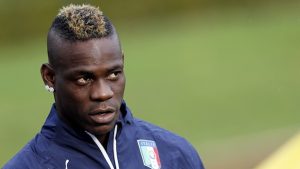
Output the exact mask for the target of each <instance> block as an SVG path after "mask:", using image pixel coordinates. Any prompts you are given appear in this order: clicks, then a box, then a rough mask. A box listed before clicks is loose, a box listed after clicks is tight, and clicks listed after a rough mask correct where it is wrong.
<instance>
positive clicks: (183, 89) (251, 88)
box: [0, 8, 300, 166]
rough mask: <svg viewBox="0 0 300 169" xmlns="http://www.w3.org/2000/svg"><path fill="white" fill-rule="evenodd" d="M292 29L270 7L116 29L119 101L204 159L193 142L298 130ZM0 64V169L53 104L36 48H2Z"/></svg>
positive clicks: (36, 44)
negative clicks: (121, 84)
mask: <svg viewBox="0 0 300 169" xmlns="http://www.w3.org/2000/svg"><path fill="white" fill-rule="evenodd" d="M295 11H296V10H295ZM122 24H123V23H122ZM120 25H121V24H120ZM124 25H125V24H124ZM299 27H300V20H299V17H298V15H296V14H295V13H294V11H293V10H283V9H279V8H276V10H275V9H272V10H269V11H252V12H249V11H247V12H243V11H231V12H228V11H227V12H226V13H223V12H222V11H221V12H220V11H219V13H215V12H214V11H212V12H211V13H207V14H206V15H199V14H191V15H188V16H185V17H184V16H178V17H174V18H165V19H160V20H155V19H153V20H149V21H147V22H145V23H143V24H136V25H126V26H123V27H120V28H119V31H120V37H121V41H122V44H123V48H124V51H125V58H126V74H127V87H126V94H125V99H126V100H127V103H128V105H129V106H130V107H131V109H132V110H133V112H134V115H135V116H136V117H139V118H143V119H146V120H148V121H151V122H153V123H155V124H157V125H159V126H162V127H165V128H167V129H169V130H171V131H174V132H176V133H178V134H180V135H182V136H184V137H186V138H187V139H188V140H190V141H191V142H192V143H193V144H194V145H195V146H196V147H197V148H198V149H199V151H200V152H201V150H202V149H203V150H204V151H205V152H203V154H207V152H208V151H209V150H207V149H205V147H204V146H205V144H202V143H207V142H211V141H212V142H213V141H216V140H222V139H224V138H230V137H234V136H237V135H245V134H253V133H257V132H261V131H264V130H269V129H273V128H282V127H286V126H293V125H299V124H300V123H299V119H300V118H299V117H300V115H299V110H300V108H299V104H298V102H299V99H300V88H299V84H300V78H299V72H300V70H299V63H300V57H299V55H300V50H299V44H300V40H299V39H300V29H299ZM0 57H1V63H0V77H2V80H1V83H0V88H1V97H0V106H1V110H0V119H1V122H0V127H1V128H0V133H1V137H0V148H1V151H0V166H2V164H4V163H5V162H6V161H7V160H8V159H9V158H10V157H12V156H13V154H15V153H16V152H17V151H18V150H19V149H20V148H21V147H22V146H23V145H24V144H25V143H26V142H27V141H28V140H30V139H31V138H32V137H33V136H34V135H35V133H36V132H38V131H39V130H40V127H41V125H42V124H43V122H44V119H45V118H46V116H47V113H48V111H49V108H50V106H51V103H52V96H51V95H50V94H49V93H47V92H46V91H44V89H43V83H42V81H41V79H40V75H39V67H40V65H41V63H43V62H45V61H46V48H45V42H44V40H32V41H31V42H30V43H26V44H21V42H20V44H18V45H16V46H12V47H7V48H3V49H1V50H0Z"/></svg>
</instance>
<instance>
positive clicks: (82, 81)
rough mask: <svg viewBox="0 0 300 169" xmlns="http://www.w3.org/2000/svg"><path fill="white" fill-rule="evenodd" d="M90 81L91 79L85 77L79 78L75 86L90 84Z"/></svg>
mask: <svg viewBox="0 0 300 169" xmlns="http://www.w3.org/2000/svg"><path fill="white" fill-rule="evenodd" d="M91 81H92V79H90V78H85V77H81V78H79V79H77V80H76V82H77V84H79V85H82V86H83V85H87V84H88V83H90V82H91Z"/></svg>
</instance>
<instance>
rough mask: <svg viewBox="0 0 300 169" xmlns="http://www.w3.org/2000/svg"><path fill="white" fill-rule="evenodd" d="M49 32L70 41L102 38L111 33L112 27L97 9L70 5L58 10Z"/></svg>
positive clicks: (89, 6) (88, 6)
mask: <svg viewBox="0 0 300 169" xmlns="http://www.w3.org/2000/svg"><path fill="white" fill-rule="evenodd" d="M50 31H54V32H56V33H57V34H58V35H59V36H60V37H62V38H63V39H66V40H70V41H78V40H79V41H85V40H89V39H93V38H102V37H106V36H109V35H111V34H112V33H113V26H112V24H111V22H110V21H109V19H108V17H106V16H105V15H104V14H103V12H102V11H101V10H100V9H99V7H94V6H91V5H85V4H83V5H73V4H70V5H68V6H66V7H63V8H62V9H60V11H59V13H58V15H57V16H56V17H55V19H54V21H53V23H52V25H51V28H50Z"/></svg>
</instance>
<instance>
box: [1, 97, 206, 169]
mask: <svg viewBox="0 0 300 169" xmlns="http://www.w3.org/2000/svg"><path fill="white" fill-rule="evenodd" d="M121 112H122V113H121V115H120V117H119V120H118V122H117V124H116V125H117V131H116V134H115V133H114V131H111V132H110V135H109V141H108V145H107V148H106V152H105V153H102V152H101V151H100V147H99V145H98V146H97V143H95V142H94V141H93V138H92V137H93V136H90V135H89V134H88V133H87V132H84V131H78V130H77V131H75V130H73V129H72V128H70V127H69V126H67V125H66V124H65V123H63V122H62V121H61V120H60V119H59V118H58V116H57V112H56V109H55V106H53V107H52V109H51V111H50V114H49V116H48V117H47V120H46V122H45V124H44V125H43V127H42V130H41V132H40V133H38V134H37V135H36V136H35V138H34V139H32V140H31V141H30V142H29V143H28V144H27V145H26V146H25V147H24V148H23V149H22V150H21V151H20V152H18V154H16V155H15V157H13V158H12V159H11V160H10V161H9V162H8V163H7V164H6V165H5V166H4V167H3V169H112V168H114V169H149V168H150V169H204V167H203V165H202V162H201V160H200V158H199V156H198V154H197V152H196V151H195V149H194V148H193V147H192V145H191V144H189V143H188V142H187V141H186V140H185V139H183V138H182V137H180V136H177V135H175V134H173V133H171V132H169V131H167V130H164V129H162V128H159V127H157V126H154V125H152V124H149V123H147V122H145V121H142V120H139V119H136V118H134V117H133V116H132V114H131V112H130V110H129V109H128V108H127V107H126V105H125V103H123V104H122V106H121ZM114 139H115V141H114ZM114 143H115V146H114ZM114 152H115V154H114ZM104 154H106V155H107V158H109V159H107V158H106V159H105V155H104ZM108 161H110V163H111V166H109V164H108V163H109V162H108Z"/></svg>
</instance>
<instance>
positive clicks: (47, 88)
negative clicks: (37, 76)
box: [45, 85, 54, 93]
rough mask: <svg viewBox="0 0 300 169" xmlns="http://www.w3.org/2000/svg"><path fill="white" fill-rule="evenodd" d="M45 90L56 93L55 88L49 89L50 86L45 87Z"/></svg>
mask: <svg viewBox="0 0 300 169" xmlns="http://www.w3.org/2000/svg"><path fill="white" fill-rule="evenodd" d="M45 89H46V90H47V91H48V92H51V93H53V92H54V88H53V87H49V86H48V85H45Z"/></svg>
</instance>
